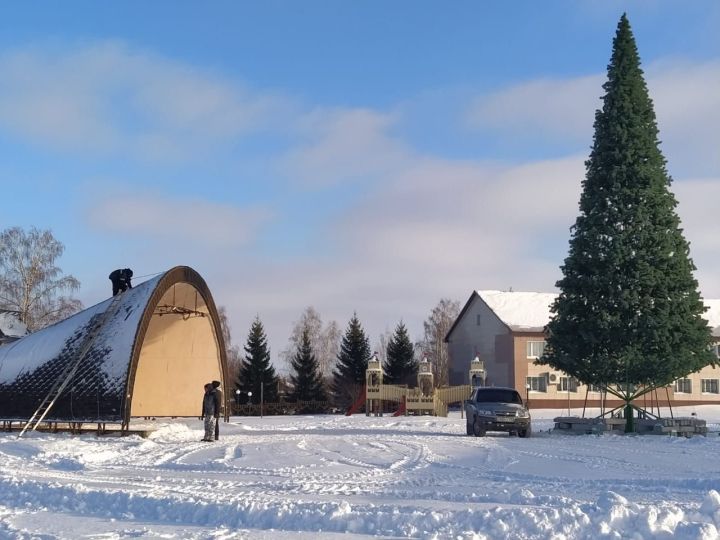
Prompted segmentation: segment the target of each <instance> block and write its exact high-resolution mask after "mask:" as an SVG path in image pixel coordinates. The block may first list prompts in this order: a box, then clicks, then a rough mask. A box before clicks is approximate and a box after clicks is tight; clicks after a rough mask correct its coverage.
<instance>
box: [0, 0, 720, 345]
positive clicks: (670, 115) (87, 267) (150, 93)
mask: <svg viewBox="0 0 720 540" xmlns="http://www.w3.org/2000/svg"><path fill="white" fill-rule="evenodd" d="M624 11H626V12H627V13H628V16H629V17H630V21H631V24H632V27H633V31H634V33H635V36H636V39H637V41H638V46H639V50H640V54H641V58H642V60H643V67H644V69H645V71H646V76H647V80H648V85H649V87H650V91H651V95H652V97H653V99H654V100H655V104H656V111H657V113H658V121H659V127H660V133H661V139H662V140H663V152H664V153H665V156H666V157H667V159H668V163H669V165H668V166H669V170H670V172H671V174H672V175H673V177H674V178H675V184H674V186H673V189H674V191H675V192H676V195H677V197H678V199H679V201H680V205H679V207H678V212H679V213H680V215H681V218H682V219H683V223H684V225H685V229H686V235H687V237H688V239H689V240H690V241H691V245H692V254H693V257H694V260H695V263H696V265H697V266H698V272H697V276H698V279H699V281H700V285H701V290H702V292H703V293H704V294H705V296H707V297H710V298H718V297H720V281H719V280H718V278H717V277H716V276H717V268H718V263H720V257H719V256H718V255H717V253H718V248H719V247H720V245H718V244H720V242H718V238H720V235H719V234H718V225H717V220H716V219H714V215H715V213H716V210H715V205H714V204H713V201H717V200H718V196H719V195H720V183H719V180H720V157H719V153H718V147H719V145H720V137H719V136H718V130H717V126H718V125H720V112H719V111H720V98H719V97H718V96H720V39H718V38H717V36H716V34H717V28H718V27H720V5H718V4H717V2H710V1H696V2H691V3H679V2H661V1H655V2H607V1H602V2H600V1H597V2H570V1H566V2H560V1H556V2H542V3H541V2H513V3H507V2H492V3H491V2H452V3H447V2H443V3H441V2H418V1H412V2H411V1H398V2H380V1H375V2H353V3H351V2H337V1H326V2H275V1H265V2H256V3H249V2H213V3H211V4H208V3H204V4H201V3H199V2H139V1H138V2H123V3H117V4H108V3H102V4H101V3H97V2H68V3H63V4H59V3H53V2H39V3H33V4H22V5H12V6H5V7H4V8H3V13H2V17H0V73H1V74H2V76H0V178H2V185H3V193H4V197H3V198H4V200H5V204H4V205H3V212H2V214H1V215H0V225H1V226H2V227H3V228H5V227H9V226H13V225H20V226H24V227H30V226H37V227H39V228H49V229H52V230H53V232H54V233H55V235H56V237H57V238H58V239H60V240H61V241H62V242H63V243H64V244H65V246H66V253H65V255H64V257H63V259H62V261H61V266H62V268H63V269H64V270H65V271H66V272H68V273H72V274H73V275H75V276H76V277H78V278H79V279H80V280H81V282H82V285H83V288H82V291H81V292H80V297H81V298H82V300H83V301H84V302H85V303H86V304H88V305H90V304H93V303H95V302H97V301H100V300H102V299H103V297H104V296H106V295H107V294H108V293H109V290H110V287H109V282H108V280H107V279H106V277H107V274H108V273H109V271H110V270H112V269H113V268H116V267H125V266H130V267H132V268H133V269H134V270H135V273H136V275H145V274H151V273H154V272H158V271H161V270H163V269H166V268H169V267H172V266H174V265H177V264H188V265H190V266H193V267H195V268H196V269H197V270H198V271H199V272H200V273H201V274H202V275H203V276H204V277H205V278H206V280H207V281H208V283H209V285H210V287H211V290H213V292H214V295H215V297H216V300H217V302H218V303H219V304H221V305H225V306H226V307H227V309H228V312H229V313H230V316H231V322H232V325H233V333H234V335H235V341H237V342H243V341H244V336H245V334H246V332H247V329H248V327H249V324H250V321H251V319H252V317H254V316H255V315H256V314H259V315H260V316H261V318H262V320H263V321H264V323H265V325H266V327H267V330H268V333H269V337H270V340H271V345H272V347H273V352H274V353H278V352H279V351H280V350H281V349H282V348H283V347H284V346H285V343H286V339H287V336H288V335H289V332H290V328H291V326H292V323H293V321H294V320H296V319H297V318H298V317H299V316H300V313H301V312H302V310H303V308H304V307H306V306H310V305H312V306H314V307H315V308H316V309H318V311H319V312H320V313H321V315H323V317H324V318H325V319H326V320H329V319H335V320H337V321H338V322H339V323H340V325H341V326H342V327H344V326H345V325H346V323H347V321H348V319H349V318H350V316H351V315H352V313H353V311H357V312H358V316H359V317H360V319H361V321H362V322H363V323H364V324H365V326H366V329H367V330H368V332H369V333H370V335H371V338H372V340H373V341H376V340H377V337H378V335H379V334H380V332H383V331H384V330H386V329H387V328H393V327H394V326H395V324H397V322H398V321H399V320H400V319H403V320H405V321H406V322H407V323H408V325H409V327H410V330H411V333H413V334H414V336H419V334H420V331H421V328H422V325H421V323H422V320H423V319H424V318H425V317H426V316H427V315H428V313H429V311H430V310H431V308H432V307H433V306H434V305H435V304H436V303H437V302H438V301H439V299H440V298H442V297H450V298H453V299H458V300H460V301H464V300H465V299H466V298H467V297H468V296H469V294H470V292H471V291H472V290H473V289H506V288H508V287H513V288H514V289H515V290H538V291H551V290H554V283H555V281H556V280H557V279H558V277H559V270H558V268H559V265H560V264H561V263H562V259H563V258H564V256H565V254H566V250H567V241H568V227H569V226H570V225H571V224H572V222H573V221H574V217H575V215H576V213H577V200H578V195H579V189H580V182H581V180H582V178H583V174H584V170H583V161H584V159H585V158H586V157H587V153H588V148H589V146H590V144H591V140H592V118H593V114H594V108H595V107H596V106H597V104H598V98H599V96H600V95H601V93H602V90H601V85H602V82H603V80H604V72H605V68H606V65H607V63H608V60H609V57H610V49H611V42H612V37H613V35H614V32H615V27H616V24H617V21H618V19H619V17H620V15H621V14H622V13H623V12H624Z"/></svg>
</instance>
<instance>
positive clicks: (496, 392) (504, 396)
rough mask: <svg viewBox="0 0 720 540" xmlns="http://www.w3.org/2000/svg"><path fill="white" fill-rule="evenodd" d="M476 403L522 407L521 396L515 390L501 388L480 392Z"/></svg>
mask: <svg viewBox="0 0 720 540" xmlns="http://www.w3.org/2000/svg"><path fill="white" fill-rule="evenodd" d="M476 401H477V402H478V403H517V404H518V405H522V399H520V394H518V393H517V392H515V391H514V390H502V389H500V388H489V389H487V390H478V393H477V398H476Z"/></svg>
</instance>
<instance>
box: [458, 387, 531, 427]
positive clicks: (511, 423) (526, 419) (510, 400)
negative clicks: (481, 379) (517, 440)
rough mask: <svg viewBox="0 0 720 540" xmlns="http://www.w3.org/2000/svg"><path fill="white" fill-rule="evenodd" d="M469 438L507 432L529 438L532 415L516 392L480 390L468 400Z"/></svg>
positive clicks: (511, 389) (475, 391) (493, 389)
mask: <svg viewBox="0 0 720 540" xmlns="http://www.w3.org/2000/svg"><path fill="white" fill-rule="evenodd" d="M465 413H466V415H467V422H466V431H467V434H468V435H475V436H476V437H482V436H484V435H485V433H486V432H487V431H507V432H508V433H509V434H510V435H518V436H519V437H529V436H530V433H531V428H530V411H528V410H527V407H525V405H524V404H523V400H522V398H521V397H520V394H519V393H518V391H517V390H515V389H514V388H502V387H496V386H492V387H480V388H475V389H474V390H473V393H472V395H471V396H470V399H467V400H465Z"/></svg>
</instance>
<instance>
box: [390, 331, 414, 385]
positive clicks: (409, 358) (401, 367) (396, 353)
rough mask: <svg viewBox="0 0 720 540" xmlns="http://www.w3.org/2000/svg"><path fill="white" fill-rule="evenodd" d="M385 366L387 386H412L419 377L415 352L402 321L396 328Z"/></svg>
mask: <svg viewBox="0 0 720 540" xmlns="http://www.w3.org/2000/svg"><path fill="white" fill-rule="evenodd" d="M386 356H387V359H386V361H385V362H384V364H383V371H384V372H385V377H384V381H385V382H386V383H387V384H412V383H413V381H414V380H415V378H416V376H417V370H418V364H417V361H416V360H415V350H414V348H413V344H412V342H411V341H410V337H409V336H408V333H407V328H406V327H405V325H404V324H403V323H402V321H401V322H400V323H399V324H398V325H397V326H396V327H395V333H394V334H393V335H392V337H391V338H390V341H389V342H388V345H387V351H386Z"/></svg>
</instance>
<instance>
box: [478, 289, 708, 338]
mask: <svg viewBox="0 0 720 540" xmlns="http://www.w3.org/2000/svg"><path fill="white" fill-rule="evenodd" d="M476 292H477V294H478V296H480V298H482V300H483V301H484V302H485V303H486V304H487V305H488V307H489V308H490V309H492V310H493V311H494V312H495V315H497V316H498V318H499V319H500V320H501V321H502V322H503V323H505V324H506V325H507V326H508V327H509V328H510V329H511V330H513V331H515V332H542V331H543V329H544V328H545V325H546V324H547V323H548V322H549V321H550V317H551V315H552V314H551V312H550V306H551V305H552V303H553V302H554V301H555V299H556V298H557V296H558V295H557V294H556V293H537V292H515V291H509V292H506V291H476ZM703 302H704V303H705V305H706V306H707V308H708V310H707V311H706V312H705V313H704V314H703V317H704V318H705V320H707V321H708V324H709V325H710V327H711V328H712V329H713V335H714V336H718V337H720V300H703Z"/></svg>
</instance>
